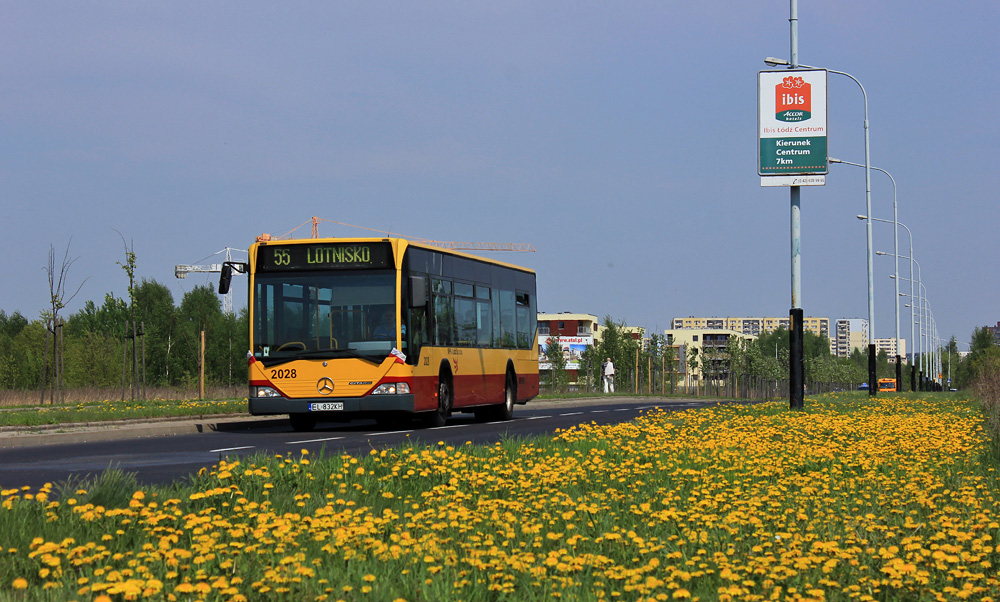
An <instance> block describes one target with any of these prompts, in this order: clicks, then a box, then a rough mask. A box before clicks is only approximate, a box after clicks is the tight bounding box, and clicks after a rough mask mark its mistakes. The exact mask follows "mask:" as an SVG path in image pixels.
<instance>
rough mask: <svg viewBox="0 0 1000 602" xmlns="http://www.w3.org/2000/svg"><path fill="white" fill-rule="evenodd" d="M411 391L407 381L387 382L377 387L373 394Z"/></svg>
mask: <svg viewBox="0 0 1000 602" xmlns="http://www.w3.org/2000/svg"><path fill="white" fill-rule="evenodd" d="M409 392H410V385H409V384H407V383H385V384H382V385H379V386H377V387H375V390H374V391H372V395H403V394H406V393H409Z"/></svg>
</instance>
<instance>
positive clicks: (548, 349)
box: [545, 335, 569, 393]
mask: <svg viewBox="0 0 1000 602" xmlns="http://www.w3.org/2000/svg"><path fill="white" fill-rule="evenodd" d="M545 360H546V361H547V362H548V364H549V375H548V376H549V387H550V388H551V389H552V390H553V391H556V392H559V393H562V392H564V391H566V389H567V387H568V385H569V375H568V374H567V373H566V356H565V355H563V349H562V343H561V342H560V341H559V336H558V335H556V336H552V337H549V343H548V345H546V346H545Z"/></svg>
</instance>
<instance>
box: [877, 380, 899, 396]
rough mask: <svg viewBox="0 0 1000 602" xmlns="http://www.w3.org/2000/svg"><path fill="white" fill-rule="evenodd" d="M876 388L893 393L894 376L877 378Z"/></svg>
mask: <svg viewBox="0 0 1000 602" xmlns="http://www.w3.org/2000/svg"><path fill="white" fill-rule="evenodd" d="M878 390H879V391H880V392H882V393H895V392H896V379H895V378H880V379H878Z"/></svg>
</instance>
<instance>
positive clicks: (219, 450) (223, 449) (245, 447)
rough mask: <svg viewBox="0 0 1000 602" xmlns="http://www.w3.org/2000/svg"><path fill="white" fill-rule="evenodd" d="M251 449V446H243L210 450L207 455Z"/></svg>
mask: <svg viewBox="0 0 1000 602" xmlns="http://www.w3.org/2000/svg"><path fill="white" fill-rule="evenodd" d="M253 448H254V446H253V445H244V446H243V447H223V448H222V449H210V450H208V453H210V454H218V453H221V452H227V451H236V450H238V449H253Z"/></svg>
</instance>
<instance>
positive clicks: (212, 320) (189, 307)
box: [178, 286, 223, 386]
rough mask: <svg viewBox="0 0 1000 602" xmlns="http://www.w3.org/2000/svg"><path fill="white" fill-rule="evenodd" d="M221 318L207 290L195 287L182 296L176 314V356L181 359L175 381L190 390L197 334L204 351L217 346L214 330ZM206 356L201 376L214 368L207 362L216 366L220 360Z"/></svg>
mask: <svg viewBox="0 0 1000 602" xmlns="http://www.w3.org/2000/svg"><path fill="white" fill-rule="evenodd" d="M222 317H223V316H222V303H221V302H220V301H219V297H218V295H216V294H215V291H213V290H212V287H211V286H196V287H194V288H193V289H192V290H190V291H188V292H187V293H185V294H184V298H183V299H182V300H181V306H180V309H179V310H178V326H179V328H178V331H179V333H180V337H179V341H178V354H179V355H180V358H181V373H180V374H178V377H180V378H182V379H183V381H184V383H183V384H185V385H188V386H190V385H193V384H194V383H197V382H198V374H199V369H200V366H199V362H200V357H201V333H202V331H204V332H205V341H206V347H208V346H209V345H215V344H217V341H216V339H215V336H216V334H217V332H216V329H217V327H218V326H219V325H220V323H221V322H222ZM206 356H207V360H206V366H205V373H206V375H208V374H211V373H213V372H214V370H213V368H215V367H216V366H214V365H212V364H208V362H214V363H220V360H219V359H216V357H217V356H216V355H215V354H214V353H213V354H206ZM206 378H207V376H206Z"/></svg>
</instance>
